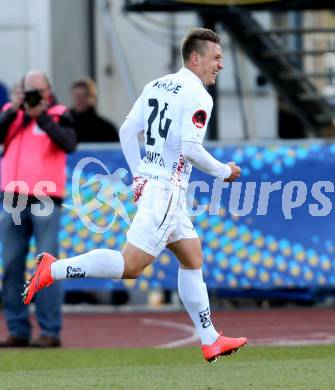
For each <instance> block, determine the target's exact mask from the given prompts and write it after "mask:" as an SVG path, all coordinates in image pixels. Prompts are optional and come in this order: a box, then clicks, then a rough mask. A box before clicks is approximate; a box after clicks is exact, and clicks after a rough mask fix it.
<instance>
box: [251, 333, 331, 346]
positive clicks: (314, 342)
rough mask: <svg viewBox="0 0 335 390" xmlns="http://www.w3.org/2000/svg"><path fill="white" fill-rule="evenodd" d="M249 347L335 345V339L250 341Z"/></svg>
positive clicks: (269, 339)
mask: <svg viewBox="0 0 335 390" xmlns="http://www.w3.org/2000/svg"><path fill="white" fill-rule="evenodd" d="M250 344H251V345H268V346H277V347H279V346H283V347H285V346H287V347H290V346H301V345H329V344H335V337H334V336H331V335H329V336H328V337H327V338H324V339H312V338H310V339H306V340H292V339H282V340H274V339H273V338H268V339H258V340H252V341H251V343H250Z"/></svg>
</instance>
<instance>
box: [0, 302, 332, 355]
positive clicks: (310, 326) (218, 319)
mask: <svg viewBox="0 0 335 390" xmlns="http://www.w3.org/2000/svg"><path fill="white" fill-rule="evenodd" d="M212 318H213V322H214V324H215V326H216V328H217V329H218V330H224V333H225V334H226V335H228V336H246V337H248V341H249V344H251V345H305V344H333V343H334V344H335V309H306V308H298V309H270V310H238V311H225V312H215V313H214V314H213V316H212ZM33 323H34V335H35V336H37V335H38V328H37V325H36V323H35V321H34V320H33ZM6 336H7V330H6V325H5V319H4V316H3V314H0V338H5V337H6ZM62 342H63V346H64V347H65V348H129V347H133V348H140V347H158V346H163V347H169V348H173V347H177V346H186V345H195V344H198V343H199V341H198V340H197V337H196V335H195V332H194V329H193V327H192V324H191V322H190V320H189V318H188V316H187V315H186V313H184V312H173V313H157V312H156V313H155V312H154V313H150V312H147V313H110V314H100V313H99V314H95V313H89V314H87V313H78V314H77V313H76V314H65V315H64V328H63V332H62Z"/></svg>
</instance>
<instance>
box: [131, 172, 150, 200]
mask: <svg viewBox="0 0 335 390" xmlns="http://www.w3.org/2000/svg"><path fill="white" fill-rule="evenodd" d="M147 181H148V180H147V179H144V178H143V177H141V176H135V177H134V180H133V185H132V190H133V193H134V202H135V203H137V202H138V200H139V199H140V197H141V196H142V194H143V190H144V186H145V185H146V183H147Z"/></svg>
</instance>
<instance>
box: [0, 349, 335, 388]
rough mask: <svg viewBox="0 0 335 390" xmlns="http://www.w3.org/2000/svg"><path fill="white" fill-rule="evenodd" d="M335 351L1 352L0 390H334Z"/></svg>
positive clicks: (155, 350) (138, 350)
mask: <svg viewBox="0 0 335 390" xmlns="http://www.w3.org/2000/svg"><path fill="white" fill-rule="evenodd" d="M334 367H335V345H326V346H305V347H251V346H249V347H246V348H244V349H242V350H241V351H240V352H238V353H237V354H233V355H232V356H231V357H224V358H221V359H220V360H219V361H218V362H217V363H215V364H208V363H206V362H204V361H203V360H202V357H201V354H200V349H199V348H196V347H192V348H180V349H173V350H162V349H149V348H148V349H104V350H103V349H81V350H70V349H68V350H66V349H64V350H61V349H59V350H16V351H14V350H3V351H1V353H0V389H1V390H4V389H47V390H49V389H94V390H95V389H113V390H114V389H115V390H129V389H144V390H152V389H157V390H162V389H163V390H165V389H169V390H179V389H180V390H185V389H186V390H187V389H190V390H198V389H199V390H225V389H227V390H228V389H233V390H237V389H252V390H259V389H267V390H272V389H304V390H306V389H327V390H330V389H334V388H335V369H334Z"/></svg>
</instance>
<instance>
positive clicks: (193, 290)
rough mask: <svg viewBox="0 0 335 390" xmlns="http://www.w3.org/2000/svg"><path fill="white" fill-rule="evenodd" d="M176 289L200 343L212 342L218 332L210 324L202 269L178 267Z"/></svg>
mask: <svg viewBox="0 0 335 390" xmlns="http://www.w3.org/2000/svg"><path fill="white" fill-rule="evenodd" d="M178 291H179V296H180V299H181V300H182V302H183V304H184V306H185V308H186V310H187V312H188V314H189V316H190V317H191V319H192V321H193V323H194V325H195V327H196V330H197V333H198V335H199V336H200V338H201V342H202V344H207V345H209V344H213V343H214V341H216V339H217V338H218V336H219V334H218V332H217V331H216V330H215V328H214V326H213V324H212V320H211V314H210V308H209V299H208V293H207V287H206V284H205V283H204V281H203V278H202V269H201V268H200V269H196V270H191V269H183V268H179V271H178Z"/></svg>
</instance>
